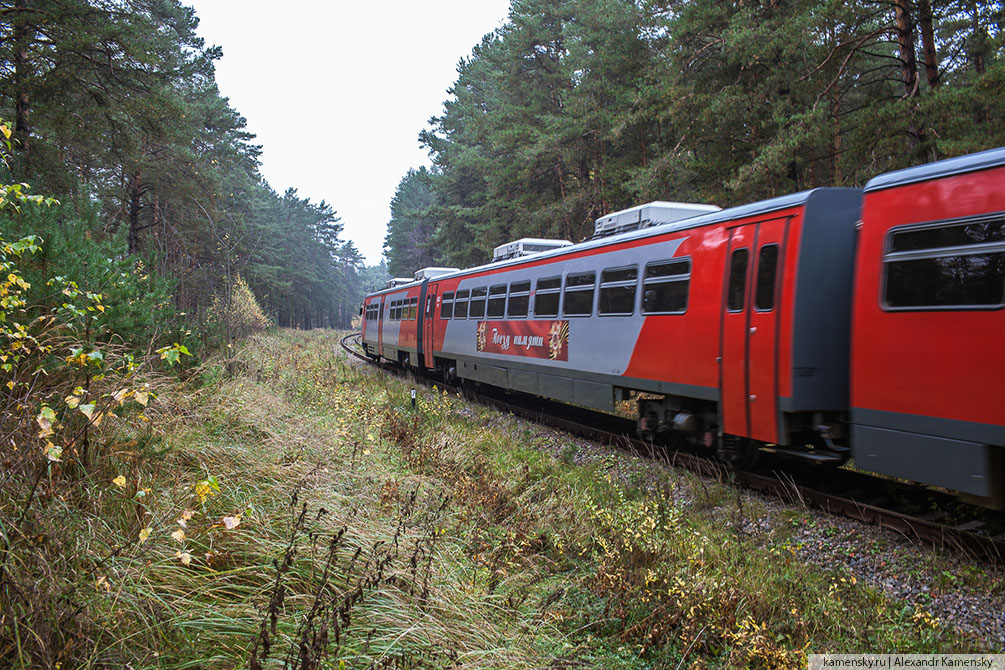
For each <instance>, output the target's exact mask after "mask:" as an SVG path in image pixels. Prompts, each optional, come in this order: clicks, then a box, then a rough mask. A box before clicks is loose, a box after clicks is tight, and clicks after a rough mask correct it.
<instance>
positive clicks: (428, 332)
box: [422, 285, 437, 370]
mask: <svg viewBox="0 0 1005 670" xmlns="http://www.w3.org/2000/svg"><path fill="white" fill-rule="evenodd" d="M436 288H437V287H436V286H435V285H430V286H429V288H428V289H427V290H426V311H425V316H424V317H423V319H422V330H423V332H422V356H423V358H424V360H425V362H426V367H427V368H429V369H430V370H432V369H434V368H435V367H436V361H434V360H433V323H435V321H436Z"/></svg>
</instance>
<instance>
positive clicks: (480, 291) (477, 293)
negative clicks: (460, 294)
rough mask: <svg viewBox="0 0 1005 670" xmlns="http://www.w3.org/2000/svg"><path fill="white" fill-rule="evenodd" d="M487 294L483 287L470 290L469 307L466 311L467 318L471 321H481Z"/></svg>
mask: <svg viewBox="0 0 1005 670" xmlns="http://www.w3.org/2000/svg"><path fill="white" fill-rule="evenodd" d="M487 292H488V289H486V288H485V287H484V286H480V287H478V288H473V289H471V307H470V308H469V309H468V316H470V317H471V318H472V319H481V318H483V317H484V316H485V294H486V293H487Z"/></svg>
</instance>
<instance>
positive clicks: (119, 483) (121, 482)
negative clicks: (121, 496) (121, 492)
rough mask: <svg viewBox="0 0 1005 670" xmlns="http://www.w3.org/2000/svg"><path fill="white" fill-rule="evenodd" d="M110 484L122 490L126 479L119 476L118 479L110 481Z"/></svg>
mask: <svg viewBox="0 0 1005 670" xmlns="http://www.w3.org/2000/svg"><path fill="white" fill-rule="evenodd" d="M112 483H113V484H115V485H116V486H118V487H119V488H120V489H124V488H125V487H126V478H125V477H124V476H123V475H119V476H118V477H116V478H115V479H113V480H112Z"/></svg>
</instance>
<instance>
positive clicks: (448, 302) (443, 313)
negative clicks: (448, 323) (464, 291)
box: [440, 292, 454, 319]
mask: <svg viewBox="0 0 1005 670" xmlns="http://www.w3.org/2000/svg"><path fill="white" fill-rule="evenodd" d="M453 313H454V294H453V292H451V293H444V294H443V300H442V301H441V302H440V318H441V319H449V318H450V317H451V316H453Z"/></svg>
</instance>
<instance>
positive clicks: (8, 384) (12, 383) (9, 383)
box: [7, 381, 14, 391]
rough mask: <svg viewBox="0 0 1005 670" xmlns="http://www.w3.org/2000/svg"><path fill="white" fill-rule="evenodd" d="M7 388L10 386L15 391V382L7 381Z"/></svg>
mask: <svg viewBox="0 0 1005 670" xmlns="http://www.w3.org/2000/svg"><path fill="white" fill-rule="evenodd" d="M7 388H9V389H10V390H11V391H13V390H14V382H12V381H10V382H7Z"/></svg>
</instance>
